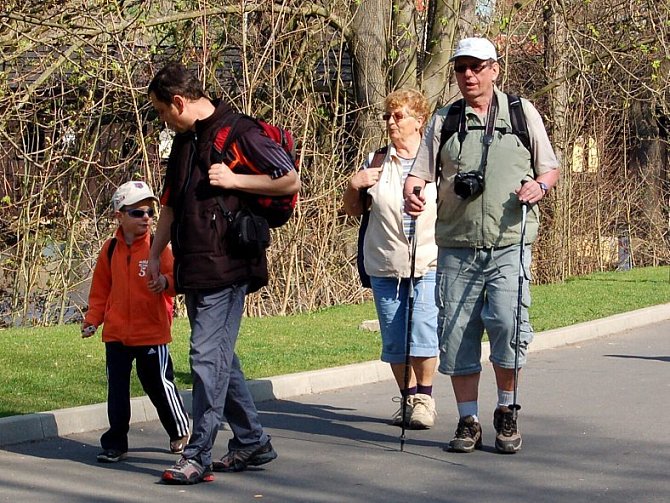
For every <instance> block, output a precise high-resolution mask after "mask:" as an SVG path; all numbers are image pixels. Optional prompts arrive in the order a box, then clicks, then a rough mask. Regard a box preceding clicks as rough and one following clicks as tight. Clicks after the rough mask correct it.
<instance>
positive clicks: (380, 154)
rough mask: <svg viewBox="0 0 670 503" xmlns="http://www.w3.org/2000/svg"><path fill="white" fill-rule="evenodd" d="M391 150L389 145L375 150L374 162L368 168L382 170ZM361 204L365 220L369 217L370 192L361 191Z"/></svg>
mask: <svg viewBox="0 0 670 503" xmlns="http://www.w3.org/2000/svg"><path fill="white" fill-rule="evenodd" d="M388 150H389V147H388V145H384V146H383V147H381V148H378V149H377V150H375V153H374V155H373V156H372V160H371V161H370V165H369V166H368V168H381V167H382V166H383V165H384V159H386V154H387V152H388ZM360 194H361V204H362V205H363V218H366V217H367V215H366V214H367V213H368V190H367V189H365V190H361V191H360Z"/></svg>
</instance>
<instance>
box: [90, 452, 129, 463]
mask: <svg viewBox="0 0 670 503" xmlns="http://www.w3.org/2000/svg"><path fill="white" fill-rule="evenodd" d="M127 457H128V453H127V452H122V451H119V450H116V449H105V450H104V451H102V452H101V453H100V454H98V457H97V459H98V463H117V462H119V461H123V460H124V459H126V458H127Z"/></svg>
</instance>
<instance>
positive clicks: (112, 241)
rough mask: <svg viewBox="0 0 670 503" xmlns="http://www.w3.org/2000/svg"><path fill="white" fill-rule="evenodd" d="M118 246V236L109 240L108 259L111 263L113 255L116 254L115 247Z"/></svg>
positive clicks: (110, 263)
mask: <svg viewBox="0 0 670 503" xmlns="http://www.w3.org/2000/svg"><path fill="white" fill-rule="evenodd" d="M115 248H116V237H113V238H112V239H110V240H109V246H108V247H107V261H108V262H109V265H110V266H111V265H112V255H114V249H115Z"/></svg>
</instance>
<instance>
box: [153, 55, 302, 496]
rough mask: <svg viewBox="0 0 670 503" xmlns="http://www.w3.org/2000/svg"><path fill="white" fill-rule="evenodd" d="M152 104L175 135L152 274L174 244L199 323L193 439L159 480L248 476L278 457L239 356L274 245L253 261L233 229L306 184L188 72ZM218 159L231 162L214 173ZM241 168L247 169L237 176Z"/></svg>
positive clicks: (254, 127)
mask: <svg viewBox="0 0 670 503" xmlns="http://www.w3.org/2000/svg"><path fill="white" fill-rule="evenodd" d="M148 95H149V98H150V100H151V103H152V105H153V107H154V108H155V110H156V111H157V112H158V115H159V116H160V119H161V120H162V121H164V122H165V123H167V125H168V127H170V128H171V129H173V130H174V131H175V132H176V133H177V134H176V136H175V138H174V141H173V144H172V149H171V152H170V156H169V159H168V166H167V171H166V174H165V183H164V188H163V193H162V197H161V205H162V208H161V214H160V218H159V220H158V224H157V228H156V234H155V237H154V243H153V245H152V248H151V255H150V261H149V271H150V273H151V274H152V275H158V273H159V257H160V253H161V251H162V250H163V249H164V248H165V246H167V244H168V242H169V241H171V242H172V249H173V254H174V258H175V266H174V268H175V269H174V270H175V273H174V281H175V288H176V290H177V292H183V293H184V294H185V302H186V309H187V312H188V317H189V321H190V324H191V351H190V362H191V373H192V376H193V427H192V432H191V440H190V441H189V443H188V445H187V446H186V447H185V449H184V452H183V454H182V457H181V459H179V460H178V461H177V463H176V464H175V465H174V466H173V467H171V468H169V469H167V470H165V471H164V472H163V475H162V477H161V478H162V480H163V481H164V482H166V483H174V484H194V483H198V482H202V481H210V480H213V474H212V471H223V472H234V471H241V470H244V469H245V468H247V466H249V465H251V466H257V465H262V464H265V463H268V462H270V461H272V460H273V459H275V458H276V457H277V453H276V452H275V450H274V449H273V447H272V444H271V443H270V437H269V435H267V434H266V433H265V432H264V431H263V428H262V426H261V424H260V422H259V419H258V411H257V410H256V406H255V405H254V402H253V399H252V396H251V393H250V392H249V389H248V387H247V384H246V381H245V378H244V374H243V372H242V370H241V368H240V362H239V360H238V357H237V355H236V354H235V343H236V340H237V335H238V331H239V327H240V322H241V319H242V314H243V310H244V298H245V296H246V294H248V293H251V292H254V291H256V290H258V289H259V288H261V287H262V286H264V285H266V284H267V280H268V275H267V261H266V255H265V246H266V245H267V242H266V241H267V236H266V237H265V238H264V242H263V243H262V244H261V245H259V246H256V247H255V251H254V252H253V253H238V252H237V250H238V249H239V245H240V242H239V241H240V239H241V238H240V236H239V235H238V234H237V233H235V232H231V231H229V229H231V228H233V227H235V226H237V225H240V222H239V220H240V218H238V217H239V216H240V215H243V214H244V215H247V216H248V211H247V209H248V208H249V207H250V206H251V202H252V201H256V200H257V199H258V197H260V196H291V195H293V194H296V193H297V192H298V190H299V188H300V178H299V176H298V173H297V171H296V169H295V166H294V163H293V160H292V159H291V157H290V156H289V154H287V152H286V151H285V150H284V148H282V146H281V145H279V144H278V143H277V142H275V141H274V140H272V139H271V138H269V137H268V136H267V135H266V134H265V133H264V130H263V128H262V127H261V126H260V125H259V123H258V122H257V121H255V120H253V119H251V118H248V117H246V116H243V117H240V115H239V114H236V113H235V112H234V111H233V109H232V108H231V107H230V105H229V104H228V103H226V102H224V101H219V100H215V101H212V100H210V99H209V98H208V97H207V95H206V94H205V92H204V90H203V85H202V82H200V80H199V79H198V78H197V77H196V76H195V75H194V74H192V73H191V72H190V71H188V70H187V69H186V68H185V67H184V66H183V65H181V64H178V63H169V64H167V65H166V66H165V67H163V68H162V69H161V70H160V71H159V72H158V73H157V74H156V75H155V76H154V78H153V79H152V81H151V83H150V84H149V88H148ZM222 135H223V136H226V138H225V139H223V140H222V138H221V137H222ZM215 144H216V145H219V146H220V147H224V146H225V148H223V150H224V151H223V152H220V153H222V154H223V156H222V157H217V156H215V155H214V154H213V152H214V146H215ZM214 158H216V160H217V161H218V160H221V161H223V163H218V162H217V163H216V164H213V163H212V160H213V159H214ZM233 164H240V165H242V166H243V167H244V166H246V168H248V169H239V170H238V169H235V171H233V170H232V169H230V166H232V165H233ZM243 210H244V211H243ZM259 220H260V221H263V219H262V218H260V219H259V218H258V217H257V216H253V217H252V218H251V219H245V220H244V222H243V223H242V224H241V225H251V226H252V227H253V226H255V225H256V224H258V221H259ZM264 225H265V230H264V233H266V234H267V232H268V231H267V222H264ZM256 230H258V229H252V232H251V233H250V234H251V235H255V234H256ZM245 235H246V233H245ZM252 239H253V237H252ZM253 244H254V243H252V248H253ZM256 244H257V243H256ZM224 416H225V419H226V420H227V421H228V423H229V424H230V427H231V429H232V432H233V437H232V438H231V439H230V441H229V442H228V453H227V454H226V455H225V456H223V457H222V458H221V459H220V460H218V461H214V462H212V452H211V451H212V447H213V444H214V441H215V439H216V435H217V432H218V430H219V426H220V424H221V421H222V420H223V418H224Z"/></svg>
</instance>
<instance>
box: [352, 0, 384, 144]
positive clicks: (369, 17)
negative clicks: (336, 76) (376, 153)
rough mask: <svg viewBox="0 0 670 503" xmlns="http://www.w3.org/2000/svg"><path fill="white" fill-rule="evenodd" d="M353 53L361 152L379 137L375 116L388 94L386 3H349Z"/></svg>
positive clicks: (379, 0) (369, 0)
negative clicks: (351, 17) (359, 111)
mask: <svg viewBox="0 0 670 503" xmlns="http://www.w3.org/2000/svg"><path fill="white" fill-rule="evenodd" d="M351 9H352V12H353V20H352V31H353V33H354V35H353V40H352V48H351V49H352V53H353V55H354V72H355V88H356V98H357V102H358V105H359V107H360V109H361V111H362V113H361V114H360V117H359V123H358V125H357V129H358V131H359V132H360V138H361V145H362V149H363V150H372V148H374V147H375V145H374V144H373V142H374V139H375V138H379V137H380V135H381V134H382V130H381V126H380V122H379V120H378V119H377V115H378V114H379V113H380V112H381V106H382V103H383V102H384V98H385V97H386V94H387V86H386V74H387V68H386V66H387V59H386V53H387V50H386V49H387V46H386V31H387V30H386V28H387V26H388V17H389V16H388V15H389V3H388V1H387V0H362V1H361V2H352V7H351Z"/></svg>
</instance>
